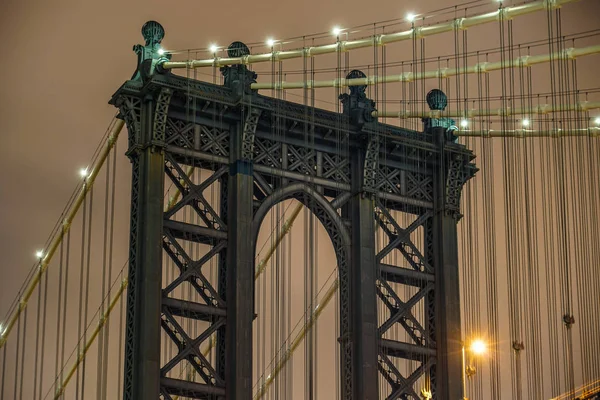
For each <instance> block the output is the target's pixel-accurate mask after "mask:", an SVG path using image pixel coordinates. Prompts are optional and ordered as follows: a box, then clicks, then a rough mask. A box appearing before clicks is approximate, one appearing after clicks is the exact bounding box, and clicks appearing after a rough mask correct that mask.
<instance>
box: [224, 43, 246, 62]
mask: <svg viewBox="0 0 600 400" xmlns="http://www.w3.org/2000/svg"><path fill="white" fill-rule="evenodd" d="M248 54H250V49H249V48H248V46H246V45H245V44H244V43H242V42H233V43H231V44H230V45H229V47H227V55H228V56H229V57H232V58H234V57H243V56H247V55H248Z"/></svg>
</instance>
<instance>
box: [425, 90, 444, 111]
mask: <svg viewBox="0 0 600 400" xmlns="http://www.w3.org/2000/svg"><path fill="white" fill-rule="evenodd" d="M427 104H429V109H430V110H440V111H442V110H444V109H445V108H446V106H447V105H448V97H447V96H446V94H445V93H444V92H442V91H441V90H440V89H433V90H430V91H429V93H427Z"/></svg>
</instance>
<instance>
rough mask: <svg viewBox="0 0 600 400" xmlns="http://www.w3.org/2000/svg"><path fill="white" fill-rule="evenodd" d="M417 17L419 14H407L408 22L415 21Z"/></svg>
mask: <svg viewBox="0 0 600 400" xmlns="http://www.w3.org/2000/svg"><path fill="white" fill-rule="evenodd" d="M415 18H417V16H416V15H415V14H413V13H408V14H406V20H407V21H408V22H413V21H414V20H415Z"/></svg>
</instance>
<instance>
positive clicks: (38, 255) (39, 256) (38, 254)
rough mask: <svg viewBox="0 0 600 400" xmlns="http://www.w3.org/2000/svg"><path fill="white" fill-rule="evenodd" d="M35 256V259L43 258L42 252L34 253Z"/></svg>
mask: <svg viewBox="0 0 600 400" xmlns="http://www.w3.org/2000/svg"><path fill="white" fill-rule="evenodd" d="M35 256H36V257H37V258H42V257H44V252H43V251H42V250H38V251H36V252H35Z"/></svg>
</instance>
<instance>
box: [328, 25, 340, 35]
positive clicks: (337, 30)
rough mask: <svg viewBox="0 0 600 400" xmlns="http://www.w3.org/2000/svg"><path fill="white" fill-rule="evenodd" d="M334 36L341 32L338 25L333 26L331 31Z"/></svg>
mask: <svg viewBox="0 0 600 400" xmlns="http://www.w3.org/2000/svg"><path fill="white" fill-rule="evenodd" d="M331 32H332V33H333V34H334V35H335V36H338V35H339V34H340V33H342V28H340V27H339V26H336V27H334V28H333V30H332V31H331Z"/></svg>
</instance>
